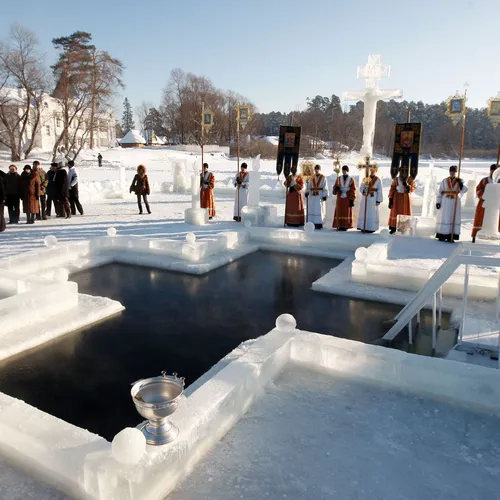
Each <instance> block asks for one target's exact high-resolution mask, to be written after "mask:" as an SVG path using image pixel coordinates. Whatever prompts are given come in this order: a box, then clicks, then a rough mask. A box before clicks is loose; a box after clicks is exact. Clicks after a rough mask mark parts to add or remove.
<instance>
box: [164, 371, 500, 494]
mask: <svg viewBox="0 0 500 500" xmlns="http://www.w3.org/2000/svg"><path fill="white" fill-rule="evenodd" d="M498 423H499V420H498V418H497V417H496V416H493V415H488V414H482V413H479V412H476V411H474V410H472V409H469V408H465V407H460V406H457V405H454V404H448V403H446V402H441V401H435V400H432V399H427V398H422V397H420V396H417V395H414V394H410V393H407V392H401V391H398V390H394V389H388V388H385V387H380V386H373V385H371V384H370V383H368V382H362V381H357V380H351V379H349V378H344V377H342V376H341V375H340V374H336V373H328V372H319V371H315V370H312V369H310V368H305V367H303V366H301V365H299V364H289V365H287V366H286V367H285V369H284V371H283V372H282V373H281V374H280V376H279V377H277V379H276V380H275V381H274V382H273V383H270V384H269V385H268V386H267V387H266V390H265V393H264V396H263V397H262V398H261V399H259V400H258V401H257V402H256V403H255V404H254V405H253V407H252V408H251V409H250V411H249V412H248V413H246V414H245V415H244V416H243V417H242V419H241V420H240V421H239V422H238V423H237V424H236V426H235V427H234V428H233V429H232V430H231V431H229V433H228V434H227V435H226V436H225V437H224V438H223V439H222V440H221V441H220V442H219V443H217V444H216V445H215V447H214V449H213V450H212V451H211V452H210V453H209V454H208V455H207V457H206V458H205V459H204V460H202V462H201V463H200V464H199V466H198V467H197V468H196V469H195V470H194V471H193V473H192V474H191V476H190V477H189V478H188V479H187V480H186V481H184V482H183V483H182V484H181V485H180V486H179V487H178V488H177V489H176V490H175V491H174V492H173V493H171V494H170V495H169V496H168V500H198V499H200V498H214V499H217V500H233V499H234V498H241V499H247V500H250V499H255V498H288V499H297V500H298V499H305V498H310V499H318V500H320V499H324V500H327V499H333V498H343V499H348V498H356V499H358V500H371V499H373V498H383V499H384V500H396V499H398V500H399V499H401V498H405V499H415V500H417V499H423V498H429V499H430V498H439V496H440V495H441V496H442V497H443V498H479V497H481V498H496V495H497V486H496V481H497V479H496V478H497V473H498V468H497V466H496V465H495V464H496V463H497V460H498V450H497V447H496V444H495V442H494V439H493V436H494V435H495V434H496V427H497V425H498ZM463 429H470V430H471V431H470V433H469V434H468V436H467V437H466V436H465V435H464V432H463ZM291 457H293V459H291Z"/></svg>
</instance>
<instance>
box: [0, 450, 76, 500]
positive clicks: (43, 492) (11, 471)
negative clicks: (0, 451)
mask: <svg viewBox="0 0 500 500" xmlns="http://www.w3.org/2000/svg"><path fill="white" fill-rule="evenodd" d="M0 498H1V499H2V500H70V497H67V496H66V495H64V494H63V493H60V492H59V491H57V490H55V489H54V488H52V487H51V486H48V485H46V484H45V483H42V482H40V481H38V480H36V479H33V478H32V477H30V476H28V475H27V474H26V473H24V472H23V471H21V470H19V469H16V468H15V467H13V466H12V465H11V464H10V462H8V461H6V460H4V459H3V458H0Z"/></svg>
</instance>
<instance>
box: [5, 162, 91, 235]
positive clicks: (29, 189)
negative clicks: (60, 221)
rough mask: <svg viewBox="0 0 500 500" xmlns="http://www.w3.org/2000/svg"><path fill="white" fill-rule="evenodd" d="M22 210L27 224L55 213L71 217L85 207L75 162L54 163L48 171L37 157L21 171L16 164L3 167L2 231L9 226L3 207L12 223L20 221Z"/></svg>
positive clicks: (57, 215) (81, 211) (81, 212)
mask: <svg viewBox="0 0 500 500" xmlns="http://www.w3.org/2000/svg"><path fill="white" fill-rule="evenodd" d="M21 204H22V211H23V213H24V214H26V224H34V223H35V220H47V218H48V217H51V215H52V207H54V212H55V214H56V217H65V218H67V219H69V218H70V217H71V216H72V215H76V212H77V211H78V212H79V213H80V215H83V207H82V204H81V203H80V199H79V193H78V173H77V171H76V168H75V164H74V162H73V161H69V162H68V164H67V166H66V162H65V161H61V162H59V163H55V162H54V163H51V164H50V169H49V171H48V172H45V170H44V169H43V168H42V167H41V165H40V162H39V161H38V160H35V161H34V162H33V164H32V165H25V166H24V167H23V171H22V172H21V174H19V173H18V171H17V167H16V165H10V166H9V171H8V172H3V171H1V170H0V231H4V230H5V228H6V222H5V217H4V207H7V212H8V214H9V224H18V223H19V222H20V217H21Z"/></svg>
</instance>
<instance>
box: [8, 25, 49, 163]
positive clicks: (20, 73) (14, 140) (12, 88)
mask: <svg viewBox="0 0 500 500" xmlns="http://www.w3.org/2000/svg"><path fill="white" fill-rule="evenodd" d="M43 59H44V57H43V56H42V55H41V54H40V53H39V51H38V41H37V39H36V36H35V35H34V34H33V33H32V32H31V31H29V30H27V29H25V28H23V27H22V26H20V25H17V24H15V25H13V26H12V27H11V29H10V34H9V38H8V40H7V42H5V43H2V44H0V144H3V145H4V146H6V147H7V148H8V149H9V150H10V152H11V159H12V161H19V160H21V157H22V153H23V151H24V154H25V157H27V156H28V155H29V153H30V151H31V149H32V148H33V146H34V144H35V137H36V134H37V132H38V129H39V126H40V117H41V110H42V98H43V93H44V89H45V88H46V84H47V78H46V71H45V67H44V65H43Z"/></svg>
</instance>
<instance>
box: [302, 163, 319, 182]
mask: <svg viewBox="0 0 500 500" xmlns="http://www.w3.org/2000/svg"><path fill="white" fill-rule="evenodd" d="M315 165H316V163H314V162H313V161H311V160H304V161H303V162H302V163H301V164H300V169H301V174H302V177H303V178H304V179H311V178H312V177H314V166H315Z"/></svg>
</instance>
